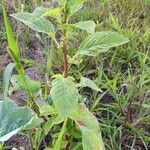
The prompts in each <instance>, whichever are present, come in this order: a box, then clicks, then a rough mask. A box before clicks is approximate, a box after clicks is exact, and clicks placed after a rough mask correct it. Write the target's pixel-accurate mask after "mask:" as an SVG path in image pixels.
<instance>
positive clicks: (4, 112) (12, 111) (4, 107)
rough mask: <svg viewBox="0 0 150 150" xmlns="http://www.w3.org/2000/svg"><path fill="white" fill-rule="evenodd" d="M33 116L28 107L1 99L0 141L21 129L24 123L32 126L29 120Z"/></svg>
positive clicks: (5, 139)
mask: <svg viewBox="0 0 150 150" xmlns="http://www.w3.org/2000/svg"><path fill="white" fill-rule="evenodd" d="M33 116H34V114H33V112H32V110H30V109H29V108H19V107H18V106H17V105H16V104H15V103H14V102H13V101H8V100H4V101H1V102H0V141H1V142H4V141H7V140H8V139H9V138H11V137H12V136H13V135H15V134H16V133H18V132H19V131H21V130H22V129H23V128H24V127H25V126H26V125H30V126H32V125H31V124H30V123H31V122H30V121H31V120H32V117H33ZM29 122H30V123H29ZM32 123H33V122H32Z"/></svg>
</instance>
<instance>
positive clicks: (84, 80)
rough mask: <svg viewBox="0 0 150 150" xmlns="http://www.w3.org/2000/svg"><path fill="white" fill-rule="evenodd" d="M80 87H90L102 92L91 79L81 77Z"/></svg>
mask: <svg viewBox="0 0 150 150" xmlns="http://www.w3.org/2000/svg"><path fill="white" fill-rule="evenodd" d="M79 87H89V88H91V89H93V90H96V91H101V90H100V88H99V87H98V86H97V85H96V84H95V83H94V82H93V81H92V80H90V79H89V78H85V77H81V80H80V83H79Z"/></svg>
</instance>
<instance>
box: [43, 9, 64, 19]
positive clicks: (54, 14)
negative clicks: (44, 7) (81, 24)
mask: <svg viewBox="0 0 150 150" xmlns="http://www.w3.org/2000/svg"><path fill="white" fill-rule="evenodd" d="M61 11H62V10H61V9H60V8H54V9H50V10H48V11H47V12H45V13H44V15H43V16H45V17H54V18H56V19H60V15H61Z"/></svg>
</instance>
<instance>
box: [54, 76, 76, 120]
mask: <svg viewBox="0 0 150 150" xmlns="http://www.w3.org/2000/svg"><path fill="white" fill-rule="evenodd" d="M51 96H52V99H53V102H54V105H55V107H56V109H57V112H58V114H59V115H60V116H62V117H64V118H65V117H69V118H70V117H71V116H72V115H73V114H74V113H75V112H76V110H77V106H78V101H79V94H78V89H77V88H76V84H75V83H74V81H73V80H72V78H70V77H68V78H63V77H60V78H56V79H54V80H53V81H52V89H51Z"/></svg>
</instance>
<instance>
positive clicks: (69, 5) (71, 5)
mask: <svg viewBox="0 0 150 150" xmlns="http://www.w3.org/2000/svg"><path fill="white" fill-rule="evenodd" d="M85 1H86V0H67V2H66V6H65V9H66V12H67V14H68V15H69V16H72V15H73V14H74V13H75V12H77V11H78V10H79V9H81V8H82V7H83V4H84V2H85Z"/></svg>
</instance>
